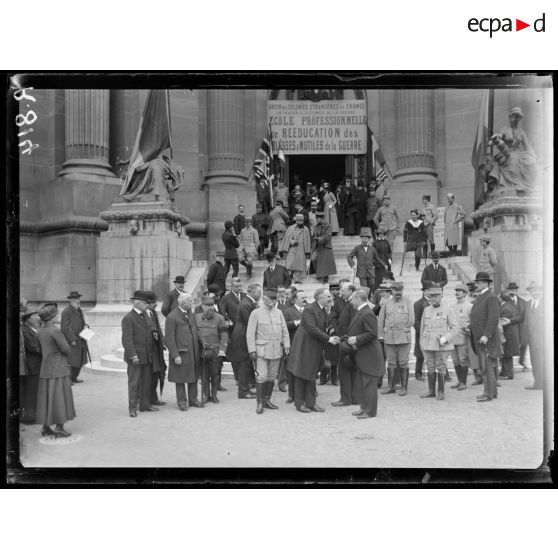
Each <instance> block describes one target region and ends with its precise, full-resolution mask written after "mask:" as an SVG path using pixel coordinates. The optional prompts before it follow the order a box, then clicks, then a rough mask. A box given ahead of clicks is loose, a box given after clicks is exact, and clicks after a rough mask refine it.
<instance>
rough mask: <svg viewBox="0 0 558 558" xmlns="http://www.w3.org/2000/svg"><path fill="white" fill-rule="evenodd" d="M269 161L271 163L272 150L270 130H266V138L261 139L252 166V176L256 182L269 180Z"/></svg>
mask: <svg viewBox="0 0 558 558" xmlns="http://www.w3.org/2000/svg"><path fill="white" fill-rule="evenodd" d="M271 161H273V149H272V147H271V130H270V129H269V128H268V130H267V136H266V137H264V138H263V139H262V143H261V145H260V148H259V149H258V152H257V153H256V158H255V159H254V164H253V165H252V170H253V171H254V176H255V177H256V178H257V179H258V180H262V179H265V180H269V175H270V172H269V171H270V167H271Z"/></svg>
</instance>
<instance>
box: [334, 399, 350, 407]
mask: <svg viewBox="0 0 558 558" xmlns="http://www.w3.org/2000/svg"><path fill="white" fill-rule="evenodd" d="M349 405H350V403H345V401H343V400H342V399H340V400H339V401H334V402H333V403H332V404H331V406H332V407H348V406H349Z"/></svg>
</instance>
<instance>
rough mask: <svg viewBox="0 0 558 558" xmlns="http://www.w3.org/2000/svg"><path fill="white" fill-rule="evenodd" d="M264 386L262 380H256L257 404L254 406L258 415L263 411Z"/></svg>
mask: <svg viewBox="0 0 558 558" xmlns="http://www.w3.org/2000/svg"><path fill="white" fill-rule="evenodd" d="M265 387H266V384H264V383H262V382H257V383H256V400H257V406H256V413H258V415H261V414H262V413H263V411H264V389H265Z"/></svg>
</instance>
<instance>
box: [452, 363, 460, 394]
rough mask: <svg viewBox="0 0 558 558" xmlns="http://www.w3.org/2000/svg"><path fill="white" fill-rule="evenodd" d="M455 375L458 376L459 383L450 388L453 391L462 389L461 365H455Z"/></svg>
mask: <svg viewBox="0 0 558 558" xmlns="http://www.w3.org/2000/svg"><path fill="white" fill-rule="evenodd" d="M455 374H456V375H457V383H456V384H453V386H450V388H451V389H457V388H459V387H461V366H459V364H456V365H455Z"/></svg>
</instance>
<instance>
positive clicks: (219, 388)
mask: <svg viewBox="0 0 558 558" xmlns="http://www.w3.org/2000/svg"><path fill="white" fill-rule="evenodd" d="M217 391H227V388H224V387H223V386H222V385H221V384H219V385H218V386H217Z"/></svg>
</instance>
